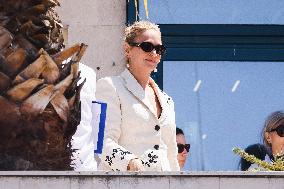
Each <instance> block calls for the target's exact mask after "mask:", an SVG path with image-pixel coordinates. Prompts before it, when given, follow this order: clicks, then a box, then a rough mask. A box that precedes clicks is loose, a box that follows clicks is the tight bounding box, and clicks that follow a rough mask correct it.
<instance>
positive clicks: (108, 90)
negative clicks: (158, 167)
mask: <svg viewBox="0 0 284 189" xmlns="http://www.w3.org/2000/svg"><path fill="white" fill-rule="evenodd" d="M96 98H97V101H101V102H105V103H107V115H106V126H105V135H104V143H103V151H102V155H101V163H103V164H106V165H108V166H109V167H110V168H111V169H112V170H114V171H126V170H127V166H128V164H129V161H130V160H131V159H135V158H137V157H136V156H135V155H134V154H132V153H131V152H130V151H128V150H127V149H125V148H124V147H123V146H120V145H119V144H118V140H119V138H120V135H121V123H122V120H121V119H122V115H121V113H122V112H121V102H120V99H119V96H118V93H117V91H116V86H115V84H114V79H112V78H103V79H100V80H98V82H97V92H96Z"/></svg>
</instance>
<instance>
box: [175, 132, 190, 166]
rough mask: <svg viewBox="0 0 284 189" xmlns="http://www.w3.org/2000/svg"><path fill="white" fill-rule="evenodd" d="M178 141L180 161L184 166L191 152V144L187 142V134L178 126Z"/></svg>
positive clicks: (178, 157)
mask: <svg viewBox="0 0 284 189" xmlns="http://www.w3.org/2000/svg"><path fill="white" fill-rule="evenodd" d="M176 142H177V146H178V156H177V159H178V163H179V166H180V168H183V167H184V164H185V161H186V157H187V154H188V152H189V148H190V145H189V144H186V140H185V136H184V133H183V131H182V130H181V129H180V128H178V127H177V128H176Z"/></svg>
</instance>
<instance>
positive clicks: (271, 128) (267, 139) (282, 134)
mask: <svg viewBox="0 0 284 189" xmlns="http://www.w3.org/2000/svg"><path fill="white" fill-rule="evenodd" d="M262 136H263V142H264V144H265V145H266V146H267V147H270V148H271V150H272V154H273V155H277V154H281V153H283V152H284V112H282V111H276V112H273V113H272V114H270V115H269V116H268V117H267V119H266V121H265V124H264V127H263V130H262Z"/></svg>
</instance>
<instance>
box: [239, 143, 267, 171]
mask: <svg viewBox="0 0 284 189" xmlns="http://www.w3.org/2000/svg"><path fill="white" fill-rule="evenodd" d="M245 152H246V153H248V154H250V155H254V156H255V157H256V158H258V159H260V160H267V159H268V158H270V155H269V154H270V153H269V151H268V149H267V147H266V146H264V145H263V144H259V143H258V144H252V145H249V146H248V147H246V148H245ZM268 161H270V160H268ZM256 167H258V166H257V165H255V164H252V163H251V162H249V161H247V160H245V159H244V158H241V160H240V169H241V171H247V170H250V169H253V168H256Z"/></svg>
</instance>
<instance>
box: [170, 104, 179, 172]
mask: <svg viewBox="0 0 284 189" xmlns="http://www.w3.org/2000/svg"><path fill="white" fill-rule="evenodd" d="M170 104H171V111H170V113H171V116H173V117H172V118H173V121H172V124H171V125H170V127H171V136H169V137H170V140H169V144H168V148H169V150H168V158H169V162H170V166H171V170H172V171H180V167H179V164H178V160H177V155H178V149H177V142H176V124H175V110H174V102H173V101H172V100H171V102H170Z"/></svg>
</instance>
